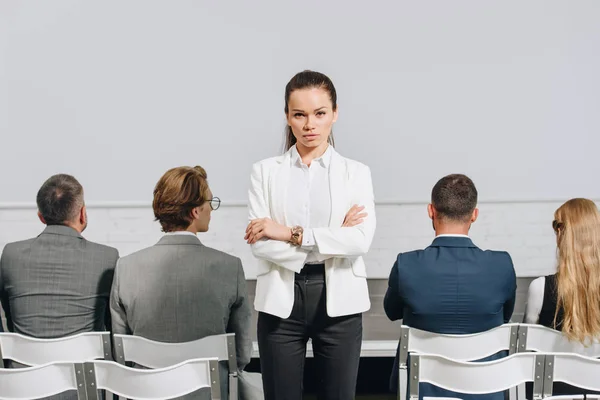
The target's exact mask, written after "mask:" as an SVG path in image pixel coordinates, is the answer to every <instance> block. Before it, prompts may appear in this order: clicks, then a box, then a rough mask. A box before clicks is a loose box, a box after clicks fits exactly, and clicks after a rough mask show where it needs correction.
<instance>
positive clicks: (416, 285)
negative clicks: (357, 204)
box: [383, 174, 517, 400]
mask: <svg viewBox="0 0 600 400" xmlns="http://www.w3.org/2000/svg"><path fill="white" fill-rule="evenodd" d="M476 206H477V190H476V189H475V185H474V184H473V181H471V179H469V178H468V177H466V176H464V175H459V174H456V175H448V176H446V177H444V178H442V179H440V180H439V181H438V182H437V183H436V185H435V186H434V187H433V191H432V193H431V204H429V206H428V213H429V217H430V218H431V220H432V221H433V229H434V230H435V235H436V237H435V239H434V241H433V243H432V244H431V245H430V246H429V247H427V248H426V249H425V250H416V251H411V252H408V253H401V254H399V255H398V257H397V259H396V262H395V263H394V266H393V268H392V271H391V274H390V279H389V287H388V289H387V293H386V294H385V298H384V303H383V306H384V309H385V312H386V314H387V316H388V317H389V318H390V319H391V320H392V321H395V320H399V319H403V323H404V325H408V326H410V327H414V328H417V329H421V330H425V331H430V332H436V333H453V334H465V333H477V332H483V331H486V330H489V329H492V328H495V327H497V326H499V325H502V324H503V323H505V322H508V321H509V320H510V317H511V315H512V312H513V309H514V305H515V292H516V287H517V286H516V276H515V270H514V268H513V263H512V260H511V258H510V255H509V254H508V253H506V252H504V251H489V250H487V251H484V250H481V249H480V248H478V247H477V246H475V245H474V244H473V242H472V241H471V239H470V238H469V236H468V234H469V229H470V228H471V224H472V223H473V222H475V220H476V219H477V216H478V215H479V211H478V210H477V208H476ZM500 356H501V354H497V355H493V356H491V357H489V358H488V359H489V360H493V359H496V358H498V357H500ZM397 362H398V358H397V357H396V363H395V364H396V365H395V368H394V370H393V372H392V379H391V386H392V388H393V389H395V390H397V386H398V384H397V383H398V364H397ZM409 365H410V363H409ZM423 396H432V397H458V398H461V399H500V400H503V399H504V396H503V393H494V394H490V395H470V396H469V395H463V394H456V393H453V392H449V391H446V390H443V389H441V388H438V387H435V386H432V385H430V384H421V385H420V387H419V397H420V398H423Z"/></svg>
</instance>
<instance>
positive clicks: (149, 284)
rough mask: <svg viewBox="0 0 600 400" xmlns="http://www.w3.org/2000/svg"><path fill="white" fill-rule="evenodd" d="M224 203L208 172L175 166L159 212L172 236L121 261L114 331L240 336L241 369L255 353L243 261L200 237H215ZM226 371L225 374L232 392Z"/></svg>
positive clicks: (162, 188)
mask: <svg viewBox="0 0 600 400" xmlns="http://www.w3.org/2000/svg"><path fill="white" fill-rule="evenodd" d="M219 205H220V200H219V199H218V198H217V197H213V195H212V193H211V191H210V188H209V187H208V183H207V180H206V172H205V171H204V169H203V168H202V167H193V168H192V167H178V168H173V169H171V170H169V171H167V172H166V173H165V174H164V175H163V176H162V178H160V180H159V181H158V183H157V184H156V188H155V189H154V201H153V203H152V207H153V209H154V215H155V217H156V219H157V220H158V221H159V222H160V225H161V227H162V230H163V231H164V232H166V233H165V235H164V236H163V237H162V238H161V239H160V240H159V241H158V243H157V244H156V245H154V246H152V247H149V248H146V249H143V250H140V251H138V252H137V253H133V254H131V255H129V256H127V257H123V258H121V259H120V260H119V264H118V265H117V268H116V272H115V279H114V283H113V288H112V292H111V298H110V308H111V314H112V326H113V333H120V334H132V335H137V336H143V337H145V338H148V339H151V340H157V341H161V342H187V341H191V340H196V339H200V338H202V337H205V336H209V335H217V334H223V333H230V332H231V333H235V337H236V352H237V363H238V368H239V369H240V370H242V369H243V368H244V367H245V366H246V364H248V363H249V362H250V357H251V352H252V341H251V336H250V324H251V309H250V303H249V299H248V294H247V288H246V278H245V275H244V270H243V268H242V262H241V260H240V259H239V258H237V257H233V256H230V255H228V254H225V253H223V252H220V251H218V250H215V249H212V248H210V247H206V246H204V245H203V244H202V243H201V242H200V240H199V239H198V237H197V236H196V234H197V233H198V232H206V231H208V225H209V222H210V214H211V211H212V210H216V209H217V208H219ZM226 372H227V371H226V370H222V374H221V383H222V385H221V386H222V388H223V389H224V391H225V393H226V390H227V374H226ZM223 398H226V396H225V395H224V394H223Z"/></svg>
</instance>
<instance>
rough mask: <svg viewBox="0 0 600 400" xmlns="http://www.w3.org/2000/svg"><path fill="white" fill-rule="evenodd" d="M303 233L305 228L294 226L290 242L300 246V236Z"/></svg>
mask: <svg viewBox="0 0 600 400" xmlns="http://www.w3.org/2000/svg"><path fill="white" fill-rule="evenodd" d="M302 233H304V229H303V228H302V227H301V226H299V225H296V226H293V227H292V237H291V238H290V243H291V244H293V245H295V246H300V245H301V244H302V242H301V241H300V240H301V239H300V237H301V236H302Z"/></svg>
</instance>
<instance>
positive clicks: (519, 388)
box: [517, 383, 526, 400]
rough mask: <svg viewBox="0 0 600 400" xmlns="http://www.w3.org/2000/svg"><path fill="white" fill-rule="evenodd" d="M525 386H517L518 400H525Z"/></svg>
mask: <svg viewBox="0 0 600 400" xmlns="http://www.w3.org/2000/svg"><path fill="white" fill-rule="evenodd" d="M525 399H526V397H525V384H524V383H522V384H520V385H519V386H517V400H525Z"/></svg>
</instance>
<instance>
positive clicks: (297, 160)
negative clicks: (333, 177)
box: [292, 145, 331, 168]
mask: <svg viewBox="0 0 600 400" xmlns="http://www.w3.org/2000/svg"><path fill="white" fill-rule="evenodd" d="M315 161H316V162H318V163H319V164H320V165H321V166H322V167H324V168H328V167H329V164H331V145H327V150H325V153H323V155H321V156H320V157H317V158H315V159H313V160H312V162H315ZM294 164H298V165H301V164H302V158H301V157H300V153H298V149H297V148H296V145H294V146H292V165H294Z"/></svg>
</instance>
